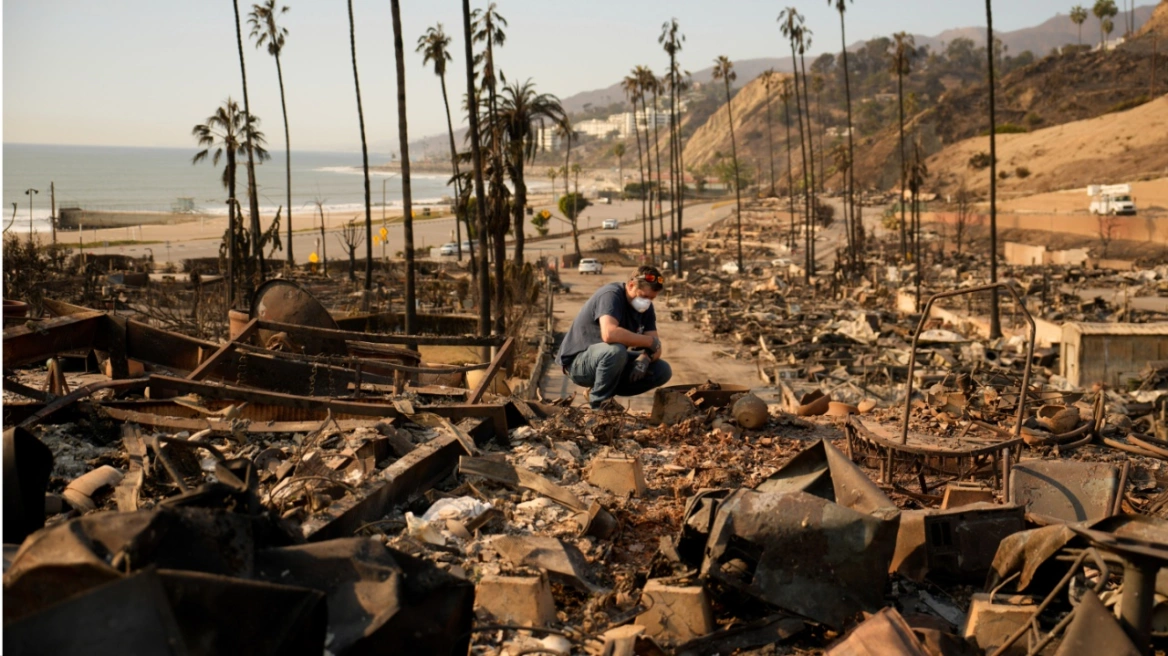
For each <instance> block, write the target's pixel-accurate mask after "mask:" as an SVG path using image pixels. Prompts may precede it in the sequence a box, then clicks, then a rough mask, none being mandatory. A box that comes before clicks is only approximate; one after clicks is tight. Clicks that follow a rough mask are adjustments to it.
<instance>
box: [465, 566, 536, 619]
mask: <svg viewBox="0 0 1168 656" xmlns="http://www.w3.org/2000/svg"><path fill="white" fill-rule="evenodd" d="M475 606H476V607H477V608H481V609H482V610H485V611H486V612H488V613H490V614H491V616H492V617H494V618H495V619H496V620H498V621H500V622H504V623H510V624H521V625H524V626H547V625H548V624H551V623H552V622H554V621H556V601H555V599H553V598H552V588H551V585H550V584H549V583H548V578H547V574H540V575H539V576H495V575H487V576H484V577H483V579H482V580H481V581H479V584H478V586H477V587H476V588H475Z"/></svg>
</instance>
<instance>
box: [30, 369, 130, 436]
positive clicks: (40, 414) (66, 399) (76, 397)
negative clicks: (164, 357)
mask: <svg viewBox="0 0 1168 656" xmlns="http://www.w3.org/2000/svg"><path fill="white" fill-rule="evenodd" d="M149 381H150V379H149V378H131V379H129V380H102V381H98V382H96V383H90V384H88V385H86V386H84V387H79V388H77V389H75V390H73V393H71V394H69V395H68V396H62V397H61V398H59V399H57V400H56V401H53V402H52V403H49V404H48V405H46V406H45V407H43V408H41V409H40V410H39V411H37V412H36V413H35V414H33V415H32V416H31V417H29V418H28V419H25V420H24V421H22V422H20V426H21V427H22V428H31V427H32V426H35V425H37V424H38V423H40V422H41V421H44V420H45V419H46V418H48V417H49V415H52V414H53V413H55V412H57V411H59V410H62V409H64V408H67V407H69V406H71V405H73V404H74V403H76V402H78V401H80V400H81V399H84V398H86V397H88V396H89V395H91V394H93V393H94V392H97V391H99V390H103V389H114V390H118V391H123V392H124V391H126V390H131V389H141V388H145V387H146V385H147V384H149Z"/></svg>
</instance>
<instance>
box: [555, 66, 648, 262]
mask: <svg viewBox="0 0 1168 656" xmlns="http://www.w3.org/2000/svg"><path fill="white" fill-rule="evenodd" d="M621 88H622V89H624V92H625V96H626V97H627V98H628V99H629V102H630V103H631V104H632V105H633V138H634V139H636V140H637V173H638V174H640V177H641V193H640V196H641V255H645V253H646V252H647V251H650V250H651V249H653V242H652V239H651V238H650V237H649V234H648V232H646V228H645V224H646V223H648V224H649V228H652V227H653V223H652V222H651V221H648V220H647V219H648V213H647V211H646V202H645V161H644V160H645V158H644V155H643V153H642V152H641V130H640V128H638V127H637V99H638V98H640V97H641V90H640V89H641V86H640V80H639V79H638V77H637V74H636V71H635V70H634V71H633V72H632V73H630V74H629V75H627V76H625V79H624V80H622V81H621ZM553 186H554V183H553Z"/></svg>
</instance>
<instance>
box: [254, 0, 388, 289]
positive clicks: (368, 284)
mask: <svg viewBox="0 0 1168 656" xmlns="http://www.w3.org/2000/svg"><path fill="white" fill-rule="evenodd" d="M355 25H356V24H355V23H354V22H353V0H349V49H350V50H351V52H352V56H353V87H354V88H355V89H356V90H357V122H358V123H359V124H360V126H361V168H362V170H363V172H364V174H365V291H369V290H371V289H373V210H372V205H371V204H370V200H369V146H368V144H367V143H366V141H365V112H364V111H363V110H362V109H361V80H360V78H359V77H358V76H357V33H356V29H355ZM255 225H256V226H258V225H259V224H258V222H256V223H255Z"/></svg>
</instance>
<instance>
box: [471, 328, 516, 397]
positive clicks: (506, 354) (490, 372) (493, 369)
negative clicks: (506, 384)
mask: <svg viewBox="0 0 1168 656" xmlns="http://www.w3.org/2000/svg"><path fill="white" fill-rule="evenodd" d="M514 346H515V338H514V337H508V338H507V341H505V342H503V348H501V349H499V352H498V353H496V354H495V357H494V358H492V359H491V366H489V367H487V372H486V373H485V374H483V379H482V380H481V381H479V384H478V385H476V386H475V388H474V391H473V392H471V393H470V398H469V399H467V400H468V401H470V402H471V403H478V402H479V401H480V400H482V398H483V394H484V393H485V392H486V391H487V388H488V387H490V385H491V381H492V380H493V379H494V378H495V374H497V373H499V369H500V368H501V367H502V366H503V363H505V362H507V361H508V360H509V359H510V358H511V349H512V348H514Z"/></svg>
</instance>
